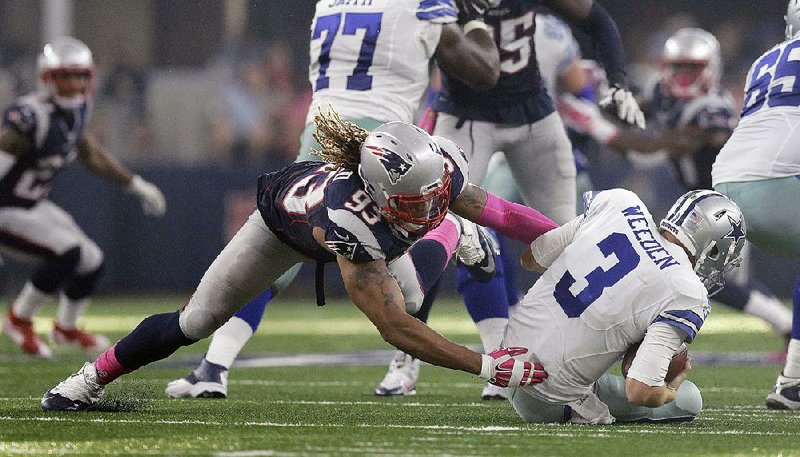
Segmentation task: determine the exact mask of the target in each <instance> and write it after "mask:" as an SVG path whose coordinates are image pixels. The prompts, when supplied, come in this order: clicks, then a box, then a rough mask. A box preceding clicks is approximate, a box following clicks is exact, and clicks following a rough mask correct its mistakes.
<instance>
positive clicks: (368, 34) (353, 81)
mask: <svg viewBox="0 0 800 457" xmlns="http://www.w3.org/2000/svg"><path fill="white" fill-rule="evenodd" d="M342 16H344V21H342ZM382 17H383V13H346V14H344V15H342V13H336V14H331V15H328V16H320V17H318V18H317V23H316V24H315V25H314V33H313V34H312V35H311V39H312V40H317V39H319V38H322V35H323V32H324V33H325V38H323V40H322V46H321V48H320V52H319V59H318V61H319V76H318V77H317V81H316V83H315V84H314V92H316V91H318V90H320V89H327V88H328V87H329V86H330V78H328V75H327V73H328V65H330V63H331V47H332V46H333V41H334V39H335V38H336V36H337V35H338V33H339V28H340V27H341V26H342V22H344V26H343V27H342V35H356V32H358V31H359V30H364V38H363V39H362V40H361V50H360V51H359V53H358V61H357V63H356V67H355V68H354V69H353V74H351V75H350V76H348V77H347V86H346V87H347V90H370V89H372V76H370V75H368V74H367V71H369V67H370V66H372V57H373V56H374V55H375V45H376V44H377V43H378V35H379V34H380V33H381V19H382Z"/></svg>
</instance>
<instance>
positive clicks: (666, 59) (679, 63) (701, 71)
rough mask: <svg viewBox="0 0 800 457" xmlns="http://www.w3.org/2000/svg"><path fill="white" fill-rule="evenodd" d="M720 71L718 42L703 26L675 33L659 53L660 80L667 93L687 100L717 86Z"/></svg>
mask: <svg viewBox="0 0 800 457" xmlns="http://www.w3.org/2000/svg"><path fill="white" fill-rule="evenodd" d="M721 72H722V58H721V57H720V49H719V42H718V41H717V39H716V38H715V37H714V35H712V34H710V33H709V32H706V31H705V30H703V29H698V28H694V27H689V28H683V29H680V30H678V31H677V32H675V33H674V34H673V35H672V36H671V37H669V39H667V42H666V43H664V50H663V52H662V55H661V79H662V81H663V88H664V90H665V92H666V93H667V95H670V96H672V97H675V98H681V99H689V98H694V97H698V96H700V95H704V94H707V93H708V92H709V91H711V90H713V89H714V88H716V87H717V86H718V85H719V80H720V77H721Z"/></svg>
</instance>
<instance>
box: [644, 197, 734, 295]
mask: <svg viewBox="0 0 800 457" xmlns="http://www.w3.org/2000/svg"><path fill="white" fill-rule="evenodd" d="M659 227H660V228H661V229H662V230H666V231H668V232H669V233H671V234H673V235H675V237H676V238H677V239H678V241H680V242H681V244H682V245H683V246H684V247H685V248H686V249H687V250H688V251H689V253H690V254H691V255H692V256H693V257H694V258H695V266H694V271H695V273H697V276H699V277H700V279H701V280H702V281H703V284H704V285H705V286H706V289H707V290H708V295H709V296H712V295H714V294H716V293H717V292H719V291H720V290H722V288H723V287H724V286H725V274H726V273H727V272H728V271H730V270H732V269H733V268H735V267H737V266H739V263H741V253H742V247H743V246H744V240H745V236H746V233H747V230H746V228H745V223H744V216H743V215H742V211H741V210H740V209H739V207H738V206H737V205H736V203H734V202H733V200H731V199H729V198H728V197H726V196H724V195H722V194H721V193H719V192H714V191H712V190H693V191H689V192H687V193H685V194H683V195H682V196H681V197H680V198H678V200H677V201H676V202H675V204H674V205H672V208H670V210H669V212H668V213H667V216H666V217H665V218H664V219H662V220H661V223H660V224H659Z"/></svg>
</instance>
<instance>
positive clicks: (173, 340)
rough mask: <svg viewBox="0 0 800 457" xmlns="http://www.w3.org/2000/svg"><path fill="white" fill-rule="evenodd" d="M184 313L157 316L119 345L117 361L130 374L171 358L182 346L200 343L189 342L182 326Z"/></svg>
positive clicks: (140, 325)
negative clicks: (180, 318) (181, 320)
mask: <svg viewBox="0 0 800 457" xmlns="http://www.w3.org/2000/svg"><path fill="white" fill-rule="evenodd" d="M179 317H180V312H178V311H175V312H174V313H163V314H154V315H152V316H150V317H148V318H146V319H145V320H143V321H142V322H141V323H140V324H139V325H138V326H137V327H136V328H135V329H133V331H132V332H131V333H129V334H128V336H126V337H124V338H122V339H121V340H119V342H117V344H116V349H115V354H116V357H117V361H119V364H120V365H122V366H123V367H125V368H127V369H128V370H136V369H139V368H140V367H143V366H145V365H147V364H148V363H152V362H155V361H157V360H161V359H165V358H167V357H169V356H170V355H171V354H172V353H173V352H175V351H177V350H178V349H179V348H180V347H182V346H188V345H190V344H192V343H195V342H196V341H197V340H193V339H190V338H187V337H186V335H184V334H183V331H182V330H181V326H180V324H179V323H178V319H179Z"/></svg>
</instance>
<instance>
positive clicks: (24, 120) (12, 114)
mask: <svg viewBox="0 0 800 457" xmlns="http://www.w3.org/2000/svg"><path fill="white" fill-rule="evenodd" d="M3 126H5V127H9V128H11V129H13V130H16V131H17V132H19V133H21V134H23V135H25V136H29V137H33V136H34V134H35V133H36V126H37V125H36V114H35V113H34V111H33V109H32V108H31V107H30V106H28V105H25V104H23V103H15V104H13V105H11V106H10V107H8V109H6V111H5V113H3Z"/></svg>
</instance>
